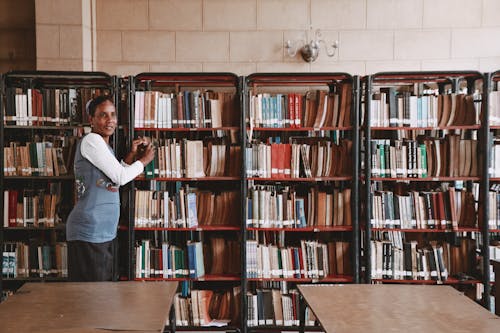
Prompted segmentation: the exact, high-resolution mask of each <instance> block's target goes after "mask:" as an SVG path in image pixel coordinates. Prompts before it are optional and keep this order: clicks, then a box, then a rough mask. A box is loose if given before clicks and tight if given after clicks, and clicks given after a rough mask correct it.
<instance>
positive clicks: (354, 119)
mask: <svg viewBox="0 0 500 333" xmlns="http://www.w3.org/2000/svg"><path fill="white" fill-rule="evenodd" d="M359 103H360V80H359V76H357V75H356V76H354V77H353V112H352V116H351V124H353V129H354V135H353V155H354V156H353V163H352V164H353V172H352V194H353V196H354V200H353V201H352V206H351V210H352V221H353V231H352V245H353V251H352V254H351V257H352V262H353V279H354V280H353V282H354V283H359V276H360V265H359V253H360V237H359V236H360V228H359V225H360V224H359V204H360V202H359V177H360V173H359V170H360V158H359V155H360V149H359V147H360V139H361V138H360V128H359V125H360V119H359Z"/></svg>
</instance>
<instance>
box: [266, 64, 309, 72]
mask: <svg viewBox="0 0 500 333" xmlns="http://www.w3.org/2000/svg"><path fill="white" fill-rule="evenodd" d="M310 69H311V66H310V64H308V63H306V62H302V63H299V64H292V63H283V62H258V63H257V73H270V72H280V73H283V72H291V73H294V72H310Z"/></svg>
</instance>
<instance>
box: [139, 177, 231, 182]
mask: <svg viewBox="0 0 500 333" xmlns="http://www.w3.org/2000/svg"><path fill="white" fill-rule="evenodd" d="M135 180H137V181H150V180H156V181H162V182H205V181H206V182H216V181H235V180H240V178H239V177H199V178H186V177H179V178H170V177H154V178H144V177H137V178H136V179H135Z"/></svg>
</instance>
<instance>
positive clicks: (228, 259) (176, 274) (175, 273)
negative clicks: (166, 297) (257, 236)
mask: <svg viewBox="0 0 500 333" xmlns="http://www.w3.org/2000/svg"><path fill="white" fill-rule="evenodd" d="M239 248H240V244H239V243H238V242H237V241H233V240H226V239H224V238H219V237H212V238H210V239H209V240H208V241H207V242H206V243H203V242H200V241H187V243H186V246H184V247H183V246H178V245H174V244H171V243H168V242H163V243H162V244H161V245H156V244H155V242H154V241H152V240H149V239H142V240H141V241H140V242H139V243H138V244H137V245H136V246H135V272H136V274H135V277H136V278H138V279H140V278H164V279H169V278H200V277H203V276H204V275H205V274H210V275H221V274H238V272H239V271H240V250H239Z"/></svg>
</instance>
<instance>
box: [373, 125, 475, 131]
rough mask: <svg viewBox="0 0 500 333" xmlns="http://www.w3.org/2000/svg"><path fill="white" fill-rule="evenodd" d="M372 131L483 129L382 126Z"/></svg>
mask: <svg viewBox="0 0 500 333" xmlns="http://www.w3.org/2000/svg"><path fill="white" fill-rule="evenodd" d="M370 129H371V130H372V131H419V130H420V131H430V130H438V131H444V130H447V131H449V130H479V129H481V125H463V126H458V125H457V126H443V127H431V126H427V127H408V126H397V127H381V126H372V127H370Z"/></svg>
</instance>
